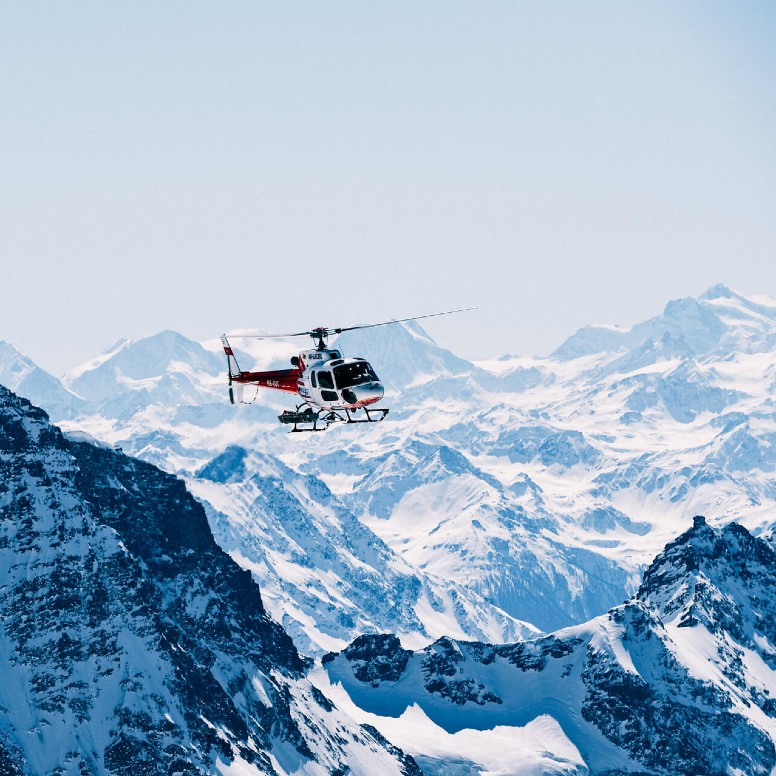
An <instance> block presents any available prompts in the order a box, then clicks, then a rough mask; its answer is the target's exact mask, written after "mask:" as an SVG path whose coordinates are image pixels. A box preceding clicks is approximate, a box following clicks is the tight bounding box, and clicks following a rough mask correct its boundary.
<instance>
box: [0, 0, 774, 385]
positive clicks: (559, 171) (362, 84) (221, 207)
mask: <svg viewBox="0 0 776 776" xmlns="http://www.w3.org/2000/svg"><path fill="white" fill-rule="evenodd" d="M774 41H776V4H775V3H773V2H770V1H769V2H760V3H755V2H726V3H720V2H694V3H683V2H654V1H652V0H650V1H649V2H647V1H643V2H638V1H637V2H581V1H575V2H539V0H537V1H536V2H508V3H506V2H485V1H480V2H434V3H431V2H411V3H410V2H393V3H383V2H369V3H364V2H309V3H299V2H282V3H281V2H276V3H261V2H256V1H255V0H252V1H251V2H233V3H214V2H208V3H203V2H188V1H187V2H159V1H158V0H156V1H155V2H132V3H123V4H119V3H105V2H89V3H87V2H71V3H62V2H48V3H47V2H36V3H29V2H6V3H4V4H3V5H2V8H1V9H0V96H1V97H2V111H0V143H2V149H3V151H2V155H1V156H0V176H1V177H2V181H3V185H2V187H0V256H2V266H3V272H2V282H1V283H0V339H5V340H10V341H11V342H13V343H14V344H15V345H16V346H17V347H18V348H19V349H21V350H22V351H23V352H25V353H27V354H28V355H30V356H31V357H32V358H33V359H35V360H36V361H38V362H39V363H40V364H41V365H42V366H44V367H46V368H48V369H50V370H51V371H53V372H54V373H57V374H58V373H61V372H62V371H63V370H64V369H66V368H67V367H69V366H73V365H75V364H76V363H78V362H80V361H82V360H85V359H86V358H88V357H91V356H92V355H94V354H95V353H96V352H98V351H100V350H101V349H102V348H104V347H106V346H108V345H109V344H111V343H112V342H113V341H114V340H116V339H118V338H119V337H129V338H138V337H142V336H145V335H147V334H151V333H153V332H155V331H157V330H159V329H163V328H173V329H177V330H179V331H181V332H182V333H183V334H186V335H187V336H190V337H193V338H197V339H204V338H208V337H212V336H216V335H218V334H219V333H220V332H221V331H222V330H224V329H231V328H236V327H255V328H259V329H264V330H286V329H289V328H290V329H292V330H293V329H299V328H305V327H307V326H314V325H327V326H336V325H349V324H353V323H357V322H372V321H378V320H384V319H387V318H391V317H405V316H408V315H414V314H423V313H426V312H435V311H437V310H443V309H450V308H452V307H460V306H468V305H478V306H479V308H480V309H479V310H478V311H476V312H474V313H466V314H465V315H460V316H450V317H449V318H448V319H435V320H432V321H429V322H428V326H427V328H428V330H429V332H430V333H431V334H432V335H433V336H435V337H436V338H437V340H438V341H439V342H440V344H442V345H444V346H446V347H450V348H451V349H453V350H455V351H456V352H458V353H459V354H460V355H463V356H466V357H469V358H473V357H490V356H495V355H499V354H502V353H506V352H510V353H532V354H542V353H547V352H549V351H551V350H552V349H554V348H555V347H556V346H557V345H558V344H559V343H560V342H561V340H562V339H564V338H565V337H566V336H567V335H569V334H571V333H573V331H574V330H576V329H577V328H579V327H580V326H582V325H585V324H587V323H591V322H602V323H619V324H622V325H628V324H631V323H633V322H636V321H638V320H641V319H644V318H647V317H649V316H651V315H654V314H656V313H657V312H659V310H660V309H661V308H662V306H663V304H664V302H665V301H666V300H667V299H669V298H673V297H677V296H684V295H688V294H692V295H695V294H699V293H701V292H702V291H703V290H704V289H705V288H707V287H708V286H710V285H713V284H714V283H717V282H725V283H728V284H730V285H732V286H734V287H736V288H738V289H739V290H741V291H743V292H745V293H770V294H773V295H776V250H775V249H776V45H774ZM366 355H368V354H366Z"/></svg>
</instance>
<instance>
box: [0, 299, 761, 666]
mask: <svg viewBox="0 0 776 776" xmlns="http://www.w3.org/2000/svg"><path fill="white" fill-rule="evenodd" d="M242 342H243V343H248V344H246V345H245V347H247V348H248V350H247V351H239V352H238V357H239V358H240V360H241V363H243V364H244V365H253V364H255V365H257V366H260V367H262V368H264V367H269V366H280V365H282V362H283V361H285V362H286V363H287V359H288V357H289V356H290V355H292V354H293V353H294V352H295V351H294V348H295V346H296V345H297V344H298V343H295V342H294V341H287V342H286V343H285V344H283V343H275V342H255V341H250V340H243V341H242ZM339 345H340V346H341V347H342V349H343V350H344V351H345V352H346V353H351V354H359V355H364V356H366V357H367V358H369V359H370V360H371V362H372V364H373V365H374V367H375V368H376V370H377V372H378V374H380V376H381V378H382V379H383V381H384V382H385V384H386V385H387V389H388V392H387V396H386V399H385V400H384V403H385V404H386V405H387V406H390V407H391V413H390V415H389V416H388V418H387V419H386V420H385V421H384V422H383V423H381V424H379V425H376V426H372V427H368V428H364V427H362V426H359V427H333V428H331V429H329V430H328V431H327V432H326V433H324V434H315V435H310V436H307V437H305V436H303V435H289V434H287V433H286V432H285V429H284V428H283V427H281V426H280V424H278V423H277V420H276V417H275V416H276V415H277V413H278V411H279V410H280V409H282V408H283V407H285V406H288V404H289V400H288V397H285V396H283V395H279V394H275V393H273V392H271V391H262V392H258V391H257V392H256V395H253V394H250V392H247V395H246V397H245V398H246V400H251V399H253V400H254V401H253V403H252V404H250V405H247V406H237V407H233V406H231V405H230V404H229V403H228V401H227V400H226V388H225V384H224V383H225V376H224V371H225V360H224V357H223V353H222V351H221V350H220V343H219V342H218V340H213V341H211V342H206V343H202V344H200V343H195V342H192V341H190V340H188V339H186V338H185V337H183V336H182V335H180V334H176V333H175V332H170V331H167V332H161V333H160V334H158V335H155V336H153V337H149V338H147V339H144V340H140V341H137V342H128V341H122V342H119V343H117V344H116V345H115V346H113V347H112V348H110V349H109V350H108V351H106V352H105V353H103V354H101V355H100V356H98V357H96V358H95V359H93V360H92V361H90V362H88V363H86V364H84V365H82V366H81V367H79V368H77V369H74V370H73V371H71V372H70V373H69V374H67V375H66V376H65V377H64V378H63V379H62V380H57V379H55V378H54V377H52V376H51V375H47V374H46V373H45V372H43V370H41V369H39V368H37V367H35V365H34V364H32V363H31V362H29V360H28V359H25V358H24V357H23V356H21V355H20V354H18V353H16V352H15V351H13V350H12V349H11V348H10V346H7V345H4V346H2V347H1V348H0V366H1V367H2V368H0V382H6V383H8V384H9V385H11V386H12V387H14V389H15V390H18V391H20V392H21V394H22V395H25V394H26V395H28V396H29V397H30V398H32V399H33V400H34V401H35V402H37V403H38V404H40V405H41V406H43V407H44V408H46V409H47V411H49V412H50V413H51V415H52V418H53V419H54V420H55V421H56V422H58V423H60V424H61V426H62V428H63V429H64V430H65V431H66V432H71V433H78V434H79V435H83V434H87V435H88V436H90V437H92V438H95V439H98V440H102V441H103V442H105V443H107V444H109V445H117V446H119V447H121V448H122V449H123V450H124V451H125V452H129V453H131V454H133V455H137V456H139V457H140V458H142V459H145V460H147V461H149V462H151V463H154V464H156V465H159V466H161V467H162V468H163V469H166V470H167V471H170V472H175V473H178V474H180V475H182V476H184V477H185V478H186V479H187V481H188V482H189V483H190V487H191V488H192V491H193V492H194V493H195V494H196V495H197V496H198V497H199V498H200V499H201V500H202V501H203V502H204V503H205V504H206V508H207V510H208V515H209V519H210V521H211V525H212V526H213V530H214V532H215V535H216V537H217V540H218V541H219V542H220V543H221V545H222V546H223V547H224V548H225V549H227V550H228V551H229V552H230V553H231V554H232V555H233V557H235V558H237V559H238V561H239V562H240V563H242V564H243V566H244V567H245V568H248V569H250V570H251V571H252V573H253V574H254V576H255V578H256V579H257V580H258V581H259V582H260V584H261V585H262V589H263V590H264V591H265V597H266V599H267V605H268V607H269V608H270V611H271V612H272V614H273V616H275V617H276V618H277V619H278V620H279V621H281V622H283V623H284V624H285V625H286V626H287V627H288V629H289V631H290V632H291V633H292V634H293V635H294V638H295V639H297V643H298V644H299V646H300V648H301V649H303V650H304V651H305V652H307V653H309V654H322V653H323V652H325V651H327V650H331V649H336V648H338V647H342V646H344V645H345V644H347V643H348V642H349V641H350V640H352V639H353V638H355V637H357V636H358V635H361V634H362V633H364V632H369V631H374V632H381V631H384V630H385V629H386V627H388V626H389V624H390V623H394V627H395V629H396V632H397V633H399V634H400V635H401V636H402V638H404V639H405V641H406V643H408V644H413V645H416V646H421V645H423V644H426V643H428V642H429V641H430V640H433V639H435V638H438V637H440V636H442V635H449V636H452V637H457V638H466V637H471V638H476V639H484V640H489V641H504V640H511V639H514V638H518V637H521V636H524V635H526V634H527V633H529V632H532V629H537V628H538V629H539V630H540V631H550V630H555V629H557V628H559V627H563V626H567V625H571V624H574V623H577V622H580V621H582V620H585V619H588V618H589V617H592V616H595V615H597V614H601V613H603V612H605V611H607V610H608V609H609V608H610V607H611V606H612V605H615V604H616V603H618V602H620V601H622V600H624V599H625V598H627V597H628V596H629V595H631V594H632V593H633V592H634V590H635V588H636V586H637V584H638V579H639V576H640V569H641V568H642V567H643V566H644V564H646V563H648V562H649V561H650V560H651V558H652V557H654V555H655V554H656V553H657V552H658V551H659V550H660V549H661V548H662V546H663V545H664V544H665V543H666V542H667V541H670V540H671V539H672V538H674V537H676V536H677V535H678V534H679V533H680V532H681V531H682V530H684V528H686V526H687V525H688V524H689V521H690V520H691V518H692V515H693V514H696V513H704V514H706V515H707V516H708V519H709V521H710V523H711V524H714V525H716V524H724V523H726V522H727V521H729V520H732V519H734V518H735V519H739V520H741V521H743V523H744V524H745V525H746V526H747V527H748V528H749V529H750V530H752V531H753V532H754V533H755V534H756V535H762V536H770V535H771V533H772V531H773V528H774V525H776V519H775V518H774V515H775V514H776V512H774V510H773V506H774V503H776V487H774V484H773V478H772V473H773V471H774V470H775V469H776V413H775V412H774V403H773V402H774V398H773V397H774V386H776V358H774V356H775V355H776V353H775V351H776V301H774V300H767V299H750V298H747V297H744V296H742V295H740V294H737V293H735V292H734V291H732V290H730V289H728V288H726V287H724V286H717V287H714V288H712V289H710V290H709V291H708V292H706V293H705V294H704V295H702V296H701V297H700V298H698V299H682V300H676V301H673V302H670V303H669V304H668V305H667V306H666V309H665V311H664V312H663V313H662V314H661V315H659V316H657V317H655V318H653V319H651V320H650V321H647V322H645V323H642V324H638V325H637V326H634V327H632V328H631V329H628V330H623V329H615V328H612V327H608V328H607V327H589V328H586V329H582V330H580V331H579V332H577V333H576V334H575V335H573V336H572V337H570V338H569V339H568V340H567V341H566V342H565V343H564V344H563V345H562V346H561V347H560V348H558V349H557V350H556V352H555V353H554V354H553V356H552V357H549V358H533V357H505V358H503V359H501V360H498V361H491V362H477V363H470V362H467V361H465V360H463V359H461V358H458V357H457V356H454V355H453V354H451V353H449V352H448V351H445V350H444V349H442V348H440V347H439V346H438V345H436V344H435V343H434V342H433V341H432V340H431V339H430V338H429V337H428V336H427V335H426V334H425V333H424V332H423V331H422V329H421V328H420V326H418V325H417V323H411V324H398V325H396V326H385V327H380V328H376V329H368V330H362V331H354V332H348V333H346V334H343V335H342V336H341V337H340V340H339ZM283 354H284V355H283ZM300 437H301V438H300ZM81 438H83V437H81ZM292 516H296V517H294V518H293V519H292ZM302 526H303V527H302ZM311 553H312V554H311ZM318 553H321V555H320V556H319V555H318ZM313 556H315V557H316V561H315V563H314V564H313V563H311V561H310V558H311V557H313ZM329 561H330V566H328V567H327V562H329ZM324 568H325V573H323V574H321V573H320V571H321V569H324ZM388 590H391V591H395V592H394V593H393V594H389V593H388V592H387V591H388ZM399 611H400V612H401V614H400V615H399V614H397V612H399Z"/></svg>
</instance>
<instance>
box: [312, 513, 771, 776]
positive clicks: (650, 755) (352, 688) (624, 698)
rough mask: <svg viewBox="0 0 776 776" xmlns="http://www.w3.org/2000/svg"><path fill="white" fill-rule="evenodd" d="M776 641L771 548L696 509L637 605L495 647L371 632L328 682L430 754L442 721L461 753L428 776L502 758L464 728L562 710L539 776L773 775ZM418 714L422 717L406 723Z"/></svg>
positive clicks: (427, 765) (509, 765)
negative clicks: (417, 642) (402, 640)
mask: <svg viewBox="0 0 776 776" xmlns="http://www.w3.org/2000/svg"><path fill="white" fill-rule="evenodd" d="M775 645H776V555H774V552H773V550H772V549H771V548H770V546H769V545H768V544H767V543H766V542H764V541H762V540H759V539H755V538H754V537H753V536H752V535H751V534H750V533H749V532H748V531H747V530H746V529H745V528H743V527H742V526H740V525H737V524H730V525H727V526H725V527H724V528H723V529H713V528H711V527H710V526H708V525H707V524H706V522H705V520H704V518H702V517H696V518H695V522H694V525H693V527H692V528H691V529H690V530H688V531H687V532H686V533H684V534H682V535H681V536H680V537H679V538H678V539H676V540H675V541H674V542H672V543H671V544H669V545H668V546H667V547H666V549H665V550H664V552H662V553H661V554H660V555H659V556H658V557H657V558H656V560H655V561H654V562H653V563H652V565H651V566H650V567H649V568H648V569H647V571H646V573H645V575H644V580H643V583H642V585H641V587H640V588H639V590H638V593H637V594H636V595H635V596H634V597H633V598H632V599H630V600H629V601H627V602H626V603H625V604H623V605H621V606H618V607H616V608H614V609H612V610H611V611H610V612H609V613H608V614H606V615H604V616H602V617H598V618H596V619H594V620H592V621H591V622H589V623H586V624H584V625H580V626H576V627H573V628H567V629H564V630H560V631H558V632H556V633H554V634H551V635H549V636H546V637H543V638H539V639H535V640H533V641H524V642H518V643H514V644H504V645H497V646H494V645H490V644H482V643H476V642H461V641H454V640H452V639H440V640H439V641H437V642H435V643H434V644H432V645H430V646H428V647H426V648H425V649H423V650H421V651H418V652H411V651H407V650H405V649H402V647H401V645H400V644H399V642H398V640H397V639H395V637H393V636H390V635H385V636H364V637H361V638H359V639H357V640H356V641H354V642H353V643H352V644H351V645H350V646H349V647H348V648H347V649H346V650H344V651H343V652H341V653H339V654H330V655H327V656H325V657H324V659H323V664H324V667H325V668H326V671H327V673H328V679H326V678H325V677H319V680H320V681H319V683H320V685H321V686H322V687H327V689H330V690H332V694H334V695H335V697H336V698H337V700H338V703H340V705H341V706H343V707H347V706H348V705H350V706H351V708H352V709H354V710H355V711H356V713H357V710H358V709H360V710H361V712H362V718H363V720H364V721H366V720H369V721H370V723H371V724H374V725H376V726H377V727H378V729H380V730H382V732H383V733H385V734H386V735H389V736H390V737H392V740H393V741H394V743H397V744H398V745H400V746H402V747H404V748H405V749H406V750H407V751H410V752H414V753H416V754H417V755H419V756H421V755H425V756H427V755H428V754H429V752H428V750H427V749H425V743H424V739H423V736H424V734H427V733H428V730H429V729H430V728H437V729H439V728H441V731H440V732H441V733H442V737H443V740H444V736H445V735H447V736H448V738H447V746H448V751H447V752H446V753H442V754H440V752H439V748H438V750H437V756H436V757H435V758H432V759H431V760H429V759H428V757H425V758H424V757H419V760H420V761H421V762H422V763H423V764H424V769H425V770H426V772H427V773H429V772H436V771H437V770H438V772H439V773H445V772H446V770H445V768H446V767H447V763H449V762H453V763H459V764H460V763H462V762H464V763H465V762H467V761H468V762H469V763H470V765H471V766H472V768H473V769H474V768H475V767H480V766H482V765H484V764H486V763H488V764H489V765H490V767H494V763H493V753H492V752H489V753H487V757H486V756H485V754H486V753H484V752H483V751H481V750H480V749H478V748H477V746H476V741H475V740H474V739H472V738H471V737H469V738H466V737H464V736H463V735H462V732H463V731H466V730H471V731H487V730H491V729H494V728H495V727H496V726H501V727H502V728H504V727H512V728H518V729H519V728H524V727H525V726H530V725H535V724H536V723H537V721H538V720H541V719H546V718H549V719H552V720H554V721H555V722H556V723H557V725H556V726H549V727H548V728H547V731H548V735H547V738H545V740H540V741H534V742H533V744H532V748H531V749H530V750H529V751H528V752H527V753H528V754H529V755H530V756H535V755H536V752H538V751H544V762H543V764H542V769H541V770H540V769H539V768H537V770H536V771H534V772H542V773H582V772H588V771H587V769H589V771H590V772H592V773H619V774H623V773H650V774H664V775H665V776H669V775H671V776H675V775H676V774H688V775H689V774H692V775H695V774H701V773H702V774H705V776H717V775H718V776H723V774H730V773H737V774H748V775H749V776H753V775H754V774H763V776H766V774H770V773H772V771H773V769H774V767H776V749H774V743H775V742H776V646H775ZM337 691H339V693H340V696H337V695H336V693H337ZM343 693H345V694H343ZM420 712H422V714H421V715H420V716H418V715H419V713H420ZM407 716H414V718H415V725H414V726H413V727H409V726H405V725H402V724H401V720H402V719H403V718H406V717H407ZM519 741H520V735H519V734H518V732H517V731H516V735H515V737H513V739H512V744H513V746H516V742H519ZM569 743H571V744H573V746H572V747H570V746H569ZM467 745H468V746H469V748H467ZM442 748H443V747H442ZM575 753H576V754H575ZM504 755H505V756H504V762H502V763H500V764H498V767H499V768H500V769H499V770H498V772H499V773H503V774H510V773H523V772H528V771H524V770H523V769H522V767H521V766H519V765H515V763H516V762H519V761H520V753H519V751H516V750H513V751H511V752H510V751H506V752H504ZM510 758H511V760H510ZM472 772H476V771H475V770H473V771H472Z"/></svg>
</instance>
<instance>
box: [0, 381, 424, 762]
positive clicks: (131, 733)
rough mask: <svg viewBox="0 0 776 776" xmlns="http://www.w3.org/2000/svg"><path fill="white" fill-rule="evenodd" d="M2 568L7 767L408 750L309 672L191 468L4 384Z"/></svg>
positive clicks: (3, 757)
mask: <svg viewBox="0 0 776 776" xmlns="http://www.w3.org/2000/svg"><path fill="white" fill-rule="evenodd" d="M0 580H2V586H0V647H1V648H0V674H2V676H3V684H4V691H5V695H4V696H3V697H5V698H8V699H9V700H10V702H9V703H8V705H6V706H3V707H2V708H0V731H1V732H2V736H3V737H0V772H2V773H9V774H13V773H24V774H38V773H53V772H56V773H58V774H62V776H64V775H65V774H68V775H69V774H86V773H106V772H107V773H127V774H129V773H132V774H133V776H135V775H136V774H160V775H161V774H164V775H165V776H166V775H167V774H170V773H174V772H178V773H185V774H194V773H212V772H214V769H215V763H216V761H218V760H220V761H222V762H225V763H227V762H230V761H234V760H242V761H244V762H246V763H250V764H252V765H253V766H254V767H255V768H256V769H258V770H259V771H260V772H266V773H275V772H276V770H277V765H278V763H280V766H281V769H283V767H284V766H283V763H282V762H281V761H280V760H279V759H274V760H273V757H274V755H273V757H271V756H270V752H272V751H273V749H277V747H278V746H280V749H281V750H282V751H283V752H284V753H285V754H284V756H285V757H286V758H288V757H289V756H290V754H289V753H290V752H294V755H293V757H291V759H292V760H293V761H298V763H303V762H305V761H318V762H319V763H320V765H321V766H322V767H323V768H325V769H328V770H330V771H334V770H336V769H337V768H340V767H341V768H346V767H347V750H348V747H349V746H355V747H357V748H361V749H367V750H369V751H372V752H374V753H375V755H376V757H377V760H376V762H381V763H383V765H385V767H388V768H389V772H390V771H391V767H390V766H391V763H392V764H393V767H392V770H393V772H395V773H398V772H401V770H402V769H405V770H406V768H407V767H409V766H408V765H407V763H409V762H410V761H408V760H406V758H404V760H402V758H398V757H396V756H395V753H394V752H389V751H388V750H387V749H385V748H384V747H383V746H381V744H380V743H379V742H377V741H375V739H373V738H372V737H371V736H369V734H368V732H366V731H363V730H362V729H360V728H359V727H358V726H356V725H355V724H354V723H352V722H350V721H349V720H346V718H343V717H342V715H339V714H338V713H337V712H336V710H335V709H334V707H333V706H332V705H331V703H330V702H329V701H328V700H327V699H326V698H325V697H324V696H323V695H322V694H321V693H320V692H318V691H317V690H315V689H314V688H312V687H311V685H309V684H308V683H307V682H306V681H305V680H304V677H303V669H304V668H305V661H304V660H303V659H302V658H301V657H300V655H299V654H298V652H297V650H296V649H295V647H294V645H293V643H292V641H291V639H290V638H289V637H288V635H287V634H286V633H285V632H284V631H283V629H282V628H281V627H280V626H279V625H277V624H276V623H275V622H273V621H272V620H271V619H270V618H269V617H268V615H267V614H266V612H265V611H264V607H263V605H262V601H261V596H260V594H259V590H258V587H257V586H256V585H255V584H254V583H253V582H252V580H251V575H250V573H249V572H247V571H243V570H241V569H240V568H239V567H238V566H237V565H236V564H235V563H233V562H232V561H231V559H230V558H229V557H228V556H227V555H226V554H225V553H224V552H223V551H222V550H221V549H220V548H219V547H218V546H217V545H216V543H215V541H214V540H213V537H212V535H211V533H210V529H209V527H208V523H207V520H206V517H205V513H204V510H203V509H202V507H201V506H200V505H199V504H198V503H197V502H196V501H195V500H194V499H193V498H192V497H191V496H190V495H189V493H188V492H187V490H186V488H185V486H184V484H183V483H182V482H181V481H179V480H177V479H176V478H175V477H172V476H170V475H167V474H164V473H162V472H161V471H159V470H158V469H156V468H154V467H153V466H151V465H149V464H145V463H142V462H140V461H137V460H134V459H131V458H128V457H126V456H124V455H121V454H120V453H117V452H114V451H113V450H108V449H103V448H99V447H95V446H92V445H90V444H86V443H80V442H70V441H68V440H66V439H65V438H64V437H63V436H62V435H61V433H60V432H59V430H58V429H56V428H55V427H53V426H51V425H50V424H49V423H48V418H47V416H46V414H45V413H44V412H42V411H41V410H38V409H36V408H34V407H32V406H31V405H30V404H29V403H28V402H27V401H25V400H22V399H19V398H17V397H15V396H14V395H13V394H11V393H10V392H8V391H7V390H6V389H4V388H2V387H0ZM289 767H290V763H289ZM376 767H378V766H376ZM55 769H57V770H56V771H55ZM408 772H409V771H408Z"/></svg>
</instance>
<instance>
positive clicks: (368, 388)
mask: <svg viewBox="0 0 776 776" xmlns="http://www.w3.org/2000/svg"><path fill="white" fill-rule="evenodd" d="M350 390H351V391H352V392H353V395H354V397H355V399H356V400H355V401H354V402H352V403H353V404H361V405H365V404H374V403H375V402H376V401H379V400H380V399H382V398H383V394H384V392H385V391H384V389H383V384H382V383H381V382H380V381H379V380H373V381H372V382H371V383H362V384H361V385H354V386H353V387H352V388H351V389H350ZM343 397H345V392H344V391H343ZM345 398H347V399H349V398H353V397H345Z"/></svg>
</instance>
